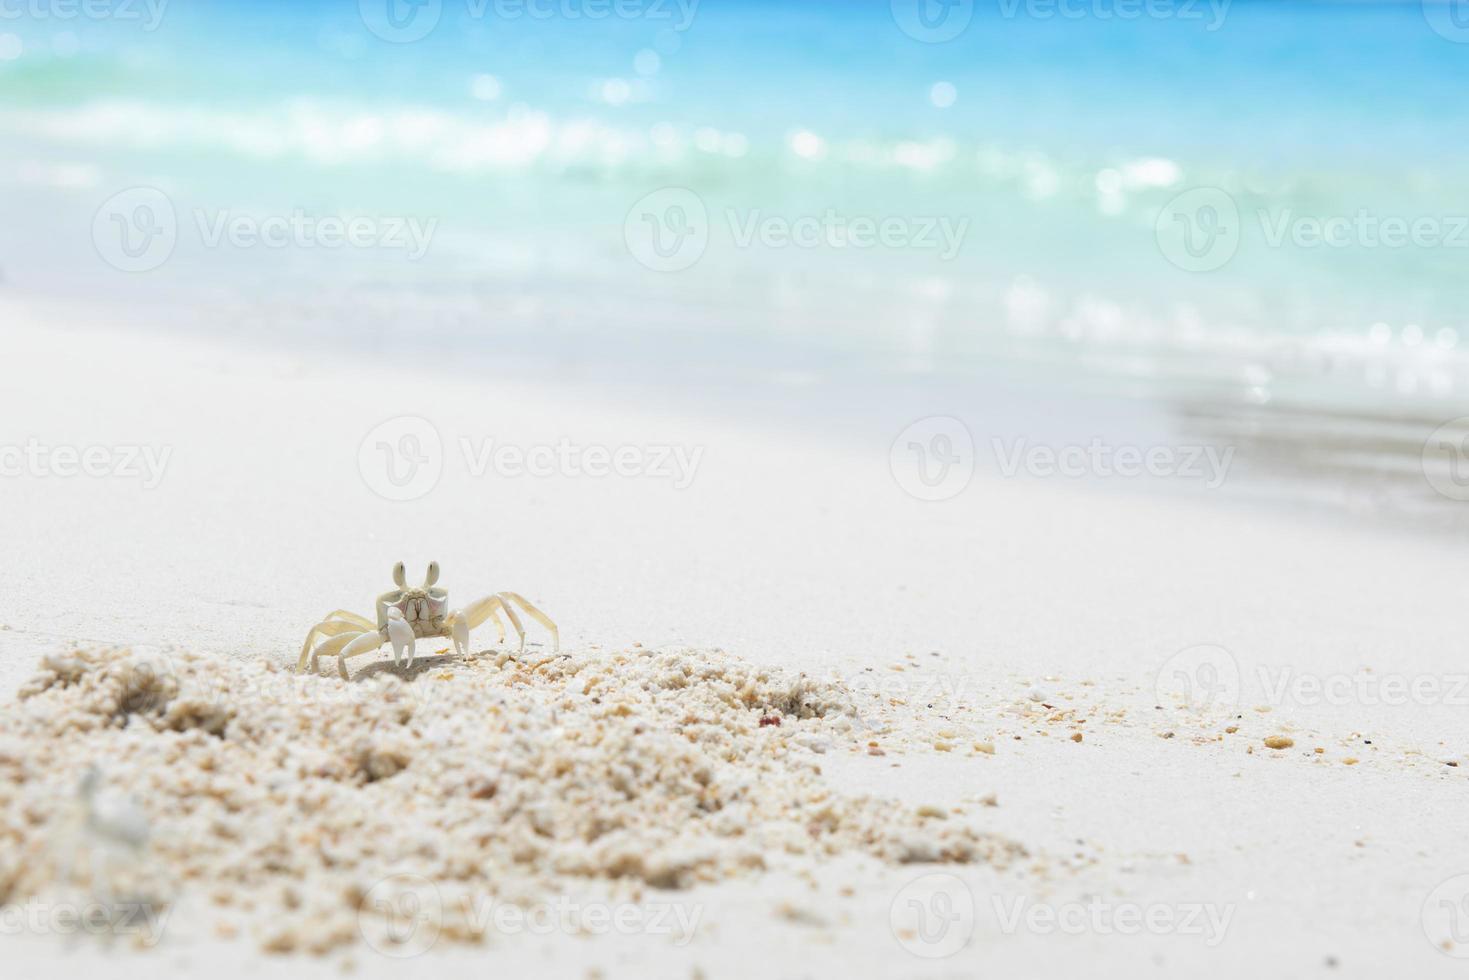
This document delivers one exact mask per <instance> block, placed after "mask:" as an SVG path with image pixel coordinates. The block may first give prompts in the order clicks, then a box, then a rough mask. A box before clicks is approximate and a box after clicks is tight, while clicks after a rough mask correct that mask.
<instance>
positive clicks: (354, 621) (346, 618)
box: [296, 609, 377, 672]
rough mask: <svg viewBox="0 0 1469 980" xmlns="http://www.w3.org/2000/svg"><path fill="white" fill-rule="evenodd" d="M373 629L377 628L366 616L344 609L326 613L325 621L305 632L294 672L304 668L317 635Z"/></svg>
mask: <svg viewBox="0 0 1469 980" xmlns="http://www.w3.org/2000/svg"><path fill="white" fill-rule="evenodd" d="M375 629H377V626H376V625H375V624H374V623H373V622H372V620H370V619H368V618H367V617H366V616H359V615H357V614H356V613H353V612H348V611H347V610H345V609H338V610H336V611H335V612H331V613H328V614H327V616H326V618H325V619H323V620H322V621H321V622H319V623H317V624H316V625H315V626H313V627H311V629H310V630H309V631H308V632H307V634H306V642H305V643H304V644H302V645H301V657H300V659H299V660H297V661H296V670H297V671H298V672H299V671H300V670H301V669H302V668H303V667H305V666H306V656H307V654H308V653H309V652H310V651H311V644H312V642H313V641H315V639H316V637H317V636H318V634H319V635H321V636H338V635H340V634H342V633H345V632H347V631H348V630H375Z"/></svg>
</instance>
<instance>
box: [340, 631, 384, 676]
mask: <svg viewBox="0 0 1469 980" xmlns="http://www.w3.org/2000/svg"><path fill="white" fill-rule="evenodd" d="M383 642H384V641H383V637H382V634H381V633H379V632H378V631H377V630H373V631H372V632H370V633H361V634H358V635H357V636H356V637H354V638H353V639H352V641H351V642H350V643H348V644H347V645H346V647H344V648H343V649H342V652H341V653H339V654H337V673H339V674H341V675H342V680H344V681H346V680H351V678H350V677H348V676H347V661H348V660H350V659H352V658H353V657H360V656H362V654H364V653H375V652H376V651H377V649H378V648H379V647H381V646H382V645H383Z"/></svg>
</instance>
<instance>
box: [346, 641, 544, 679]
mask: <svg viewBox="0 0 1469 980" xmlns="http://www.w3.org/2000/svg"><path fill="white" fill-rule="evenodd" d="M539 650H540V644H537V643H527V644H526V649H525V650H524V651H522V652H521V653H519V654H511V655H510V658H511V659H512V660H519V659H520V658H521V657H524V656H525V655H526V654H528V653H531V652H533V651H535V652H538V651H539ZM497 652H498V651H496V650H495V649H494V648H490V649H487V650H480V651H478V652H471V653H469V654H466V655H463V656H461V655H460V654H457V653H440V654H434V655H432V656H427V657H418V658H417V659H415V660H414V661H413V666H412V667H404V666H402V665H400V664H395V663H393V662H392V661H391V660H378V661H375V662H373V663H370V664H368V665H367V666H365V667H363V668H362V669H361V670H359V671H357V672H356V673H355V674H353V675H352V683H354V684H360V683H362V682H363V681H366V680H370V679H371V678H374V677H379V676H381V675H383V674H392V675H393V676H394V677H396V678H398V679H399V680H401V681H406V682H408V683H410V684H411V683H412V682H413V681H415V680H417V679H418V677H419V675H421V674H426V673H428V672H429V671H431V670H439V669H441V668H444V667H453V666H460V665H463V664H472V663H475V662H476V661H478V660H480V659H481V658H482V657H491V656H494V655H495V654H496V653H497ZM563 656H566V655H565V654H563Z"/></svg>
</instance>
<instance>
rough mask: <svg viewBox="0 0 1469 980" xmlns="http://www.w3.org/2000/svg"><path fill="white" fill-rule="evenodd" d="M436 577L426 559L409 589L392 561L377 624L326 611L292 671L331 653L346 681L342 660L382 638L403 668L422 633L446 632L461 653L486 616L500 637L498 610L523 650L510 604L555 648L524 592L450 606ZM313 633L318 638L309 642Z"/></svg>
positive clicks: (555, 639)
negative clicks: (391, 586) (390, 587)
mask: <svg viewBox="0 0 1469 980" xmlns="http://www.w3.org/2000/svg"><path fill="white" fill-rule="evenodd" d="M438 581H439V563H438V562H436V561H433V562H429V565H428V574H427V575H426V576H425V577H424V580H423V584H422V585H421V586H419V587H417V588H409V587H408V580H407V573H406V570H405V569H404V567H403V563H402V562H401V561H400V562H398V564H396V565H394V566H393V582H394V583H395V584H396V585H397V586H398V587H397V588H396V589H393V590H392V591H391V592H384V593H383V594H382V595H380V596H378V597H377V623H376V624H374V623H373V621H372V620H370V619H368V618H367V617H366V616H359V615H358V614H357V613H354V612H348V611H347V610H345V609H338V610H336V611H335V612H331V613H328V614H327V616H326V618H325V619H323V620H322V621H321V622H319V623H317V624H316V625H315V626H313V627H311V630H310V631H309V632H308V633H307V634H306V642H305V643H304V644H303V645H302V647H301V658H300V659H299V660H298V661H297V662H296V671H297V673H300V672H301V671H303V670H305V669H306V666H307V664H308V663H309V664H310V665H311V672H312V673H313V674H314V673H316V672H317V666H318V664H319V663H320V661H321V658H322V657H336V658H337V672H338V673H339V674H341V675H342V679H343V680H347V679H348V678H347V661H348V660H350V659H351V658H353V657H357V656H360V655H362V654H364V653H374V652H376V651H377V650H378V649H380V648H381V647H382V645H383V644H384V643H389V644H392V647H393V663H394V664H395V665H397V666H400V667H405V668H409V667H412V666H413V662H414V660H415V659H416V656H415V654H414V641H415V640H421V639H424V638H426V637H447V638H448V639H450V640H452V641H453V644H454V651H455V652H456V653H458V654H459V655H461V656H463V655H464V654H467V653H468V652H469V631H470V630H472V629H474V628H475V627H477V626H479V625H481V624H482V623H484V622H485V621H486V620H493V621H494V623H495V628H496V630H498V631H499V634H500V642H504V640H505V624H504V623H502V622H501V621H500V615H499V614H500V613H504V614H505V618H506V619H508V620H510V625H511V626H513V627H514V628H515V632H516V633H517V634H518V635H519V637H520V649H521V650H522V651H524V650H525V628H524V627H523V626H522V625H521V624H520V617H519V616H517V615H516V612H515V607H516V606H519V607H520V609H521V610H522V611H523V612H525V613H526V614H528V615H529V616H530V617H531V618H532V619H534V620H535V621H536V622H538V623H540V624H541V625H542V626H544V627H546V629H548V630H550V631H551V641H552V643H553V644H554V649H555V650H556V651H557V652H560V650H561V635H560V633H558V632H557V630H556V624H555V623H553V622H551V618H550V617H549V616H547V615H546V614H545V613H543V612H541V611H540V610H539V609H537V608H536V607H535V606H533V605H531V604H530V603H529V602H527V601H526V600H525V598H524V597H522V596H519V595H517V594H515V593H514V592H496V593H495V594H494V595H491V596H487V597H485V598H483V599H480V600H479V601H477V602H472V603H470V604H469V605H467V606H465V607H464V608H463V609H459V610H455V611H450V609H449V592H448V590H447V589H444V588H442V587H440V586H438V585H437V584H436V583H437V582H438ZM318 638H319V639H320V640H321V642H320V643H317V645H316V646H315V647H313V646H312V644H313V643H316V641H317V640H318Z"/></svg>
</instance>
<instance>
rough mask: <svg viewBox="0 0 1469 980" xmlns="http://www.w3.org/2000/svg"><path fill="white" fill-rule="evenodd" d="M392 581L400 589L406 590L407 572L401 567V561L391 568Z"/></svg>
mask: <svg viewBox="0 0 1469 980" xmlns="http://www.w3.org/2000/svg"><path fill="white" fill-rule="evenodd" d="M393 581H394V582H395V583H397V586H398V588H400V589H406V588H408V570H407V569H406V568H404V567H403V563H402V562H401V561H400V562H398V564H396V565H394V566H393Z"/></svg>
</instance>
